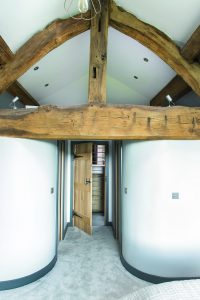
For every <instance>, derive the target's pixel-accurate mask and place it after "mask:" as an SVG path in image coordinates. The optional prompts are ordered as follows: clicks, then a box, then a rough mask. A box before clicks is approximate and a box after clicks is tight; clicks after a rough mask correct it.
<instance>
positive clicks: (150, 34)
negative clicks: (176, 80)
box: [110, 2, 200, 95]
mask: <svg viewBox="0 0 200 300" xmlns="http://www.w3.org/2000/svg"><path fill="white" fill-rule="evenodd" d="M110 25H111V26H112V27H114V28H115V29H117V30H119V31H120V32H122V33H124V34H126V35H128V36H130V37H132V38H134V39H135V40H137V41H138V42H140V43H141V44H143V45H144V46H146V47H147V48H149V49H150V50H151V51H153V52H154V53H155V54H157V55H158V56H159V57H160V58H161V59H162V60H163V61H165V62H166V63H167V64H168V65H169V66H170V67H171V68H172V69H174V70H175V72H176V73H177V74H179V75H180V76H181V77H182V78H183V79H184V80H185V82H186V83H187V84H188V85H189V86H190V87H191V88H192V89H193V90H194V91H195V92H196V93H197V94H198V95H200V66H199V64H198V63H193V64H189V63H188V62H187V60H186V59H185V58H184V57H183V56H182V55H181V53H180V49H179V48H178V47H177V46H176V45H175V44H174V42H173V41H172V40H171V39H170V38H169V37H168V36H167V35H165V34H164V33H163V32H161V31H159V30H158V29H157V28H155V27H153V26H151V25H149V24H147V23H144V22H142V21H141V20H139V19H138V18H136V17H135V16H134V15H132V14H131V13H128V12H126V11H124V10H123V9H122V8H119V7H117V6H116V4H115V3H114V2H112V5H111V13H110Z"/></svg>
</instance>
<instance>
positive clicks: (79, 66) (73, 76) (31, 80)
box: [19, 31, 90, 104]
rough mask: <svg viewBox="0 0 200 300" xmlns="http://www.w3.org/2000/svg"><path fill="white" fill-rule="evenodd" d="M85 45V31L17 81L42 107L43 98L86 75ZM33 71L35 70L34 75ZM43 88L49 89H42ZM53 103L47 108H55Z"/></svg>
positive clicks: (51, 53)
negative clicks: (36, 68)
mask: <svg viewBox="0 0 200 300" xmlns="http://www.w3.org/2000/svg"><path fill="white" fill-rule="evenodd" d="M89 43H90V42H89V31H88V32H85V33H82V34H80V35H79V36H77V37H75V38H73V39H71V40H69V41H68V42H66V43H64V44H63V45H61V46H60V47H58V48H56V49H54V50H53V51H51V52H50V53H49V54H48V55H46V56H45V57H44V58H42V59H41V60H40V61H39V62H38V63H37V64H36V65H34V66H33V67H32V68H31V69H29V70H28V71H27V72H26V73H25V74H24V75H23V76H21V77H20V78H19V82H20V83H21V84H22V85H23V86H24V87H26V89H27V90H28V92H29V93H30V94H31V95H32V96H34V98H35V99H38V101H39V103H42V102H43V99H44V98H47V97H49V96H51V95H54V94H55V93H56V92H58V91H59V90H63V89H64V88H67V87H68V86H70V85H71V84H72V83H74V82H76V81H77V80H79V79H80V78H81V77H83V76H84V75H85V74H87V73H88V65H89ZM80 45H81V47H80ZM35 67H39V69H38V70H37V71H34V68H35ZM45 84H49V85H48V86H47V87H45ZM87 86H88V83H87V82H86V88H87ZM69 88H70V87H69ZM66 97H67V95H66ZM66 97H65V98H64V99H63V101H64V102H65V101H66V100H67V99H66ZM49 99H53V98H52V97H49ZM54 101H56V99H55V100H54ZM54 101H53V102H52V103H51V102H50V103H49V104H56V102H54Z"/></svg>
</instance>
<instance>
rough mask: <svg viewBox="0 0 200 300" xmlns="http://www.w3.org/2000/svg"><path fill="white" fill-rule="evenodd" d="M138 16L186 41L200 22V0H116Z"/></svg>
mask: <svg viewBox="0 0 200 300" xmlns="http://www.w3.org/2000/svg"><path fill="white" fill-rule="evenodd" d="M115 2H116V3H117V4H118V5H120V6H122V7H123V8H125V9H126V10H127V11H130V12H131V13H133V14H134V15H136V17H138V18H139V19H141V20H143V21H144V22H146V23H149V24H151V25H153V26H155V27H157V28H158V29H160V30H161V31H163V32H165V33H166V34H167V35H168V36H169V37H170V38H171V39H173V40H175V41H179V42H183V43H185V42H186V41H187V40H188V39H189V37H190V36H191V34H192V33H193V32H194V30H195V29H196V28H197V27H198V26H199V24H200V1H199V0H165V1H163V0H150V1H149V0H131V1H130V0H116V1H115Z"/></svg>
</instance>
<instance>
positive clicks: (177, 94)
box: [150, 75, 192, 106]
mask: <svg viewBox="0 0 200 300" xmlns="http://www.w3.org/2000/svg"><path fill="white" fill-rule="evenodd" d="M191 90H192V89H191V88H190V87H189V85H188V84H187V83H186V82H185V81H184V80H183V79H182V78H181V77H180V76H178V75H177V76H175V77H174V78H173V79H172V80H171V81H170V82H169V83H168V84H167V85H166V86H165V87H164V88H163V89H162V90H161V91H160V92H159V93H158V94H157V95H156V96H155V97H154V98H153V99H152V100H151V101H150V105H154V106H168V104H169V103H168V101H166V99H165V98H166V96H167V95H170V96H171V97H172V99H173V102H176V101H177V100H178V99H180V98H181V97H183V96H184V95H186V94H187V93H189V92H190V91H191Z"/></svg>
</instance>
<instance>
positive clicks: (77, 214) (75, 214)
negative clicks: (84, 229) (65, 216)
mask: <svg viewBox="0 0 200 300" xmlns="http://www.w3.org/2000/svg"><path fill="white" fill-rule="evenodd" d="M72 215H73V217H74V216H76V217H78V218H83V217H82V216H81V215H80V214H79V213H77V212H76V211H75V210H74V209H73V212H72Z"/></svg>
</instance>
